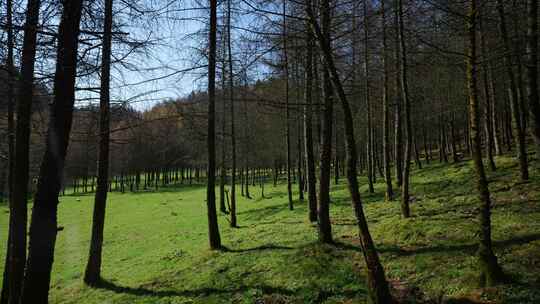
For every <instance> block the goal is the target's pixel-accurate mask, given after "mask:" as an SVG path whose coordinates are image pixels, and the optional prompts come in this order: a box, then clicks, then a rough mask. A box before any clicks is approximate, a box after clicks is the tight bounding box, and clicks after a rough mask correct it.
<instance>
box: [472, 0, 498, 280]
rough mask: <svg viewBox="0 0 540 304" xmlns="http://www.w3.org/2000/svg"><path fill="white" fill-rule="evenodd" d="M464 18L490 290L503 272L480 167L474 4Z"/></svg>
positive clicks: (483, 266) (483, 258) (481, 249)
mask: <svg viewBox="0 0 540 304" xmlns="http://www.w3.org/2000/svg"><path fill="white" fill-rule="evenodd" d="M469 2H470V7H469V13H468V18H467V31H468V37H469V47H468V52H467V84H468V89H469V120H470V127H471V139H472V157H473V163H474V171H475V175H476V188H477V191H478V195H479V199H480V209H479V210H480V213H479V222H480V227H479V228H480V231H479V244H478V253H477V254H478V262H479V266H480V278H481V283H483V284H482V285H486V286H491V285H494V284H495V283H497V282H500V281H501V279H502V270H501V268H500V267H499V264H498V263H497V258H496V257H495V254H494V253H493V248H492V242H491V217H490V213H491V198H490V193H489V188H488V182H487V178H486V174H485V171H484V164H483V163H482V144H481V139H480V133H481V132H480V114H479V110H478V98H477V72H476V70H477V63H476V60H477V57H476V18H477V8H476V0H470V1H469Z"/></svg>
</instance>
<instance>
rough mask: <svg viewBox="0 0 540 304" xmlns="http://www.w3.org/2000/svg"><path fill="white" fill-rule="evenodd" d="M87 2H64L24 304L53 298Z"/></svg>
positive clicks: (31, 234)
mask: <svg viewBox="0 0 540 304" xmlns="http://www.w3.org/2000/svg"><path fill="white" fill-rule="evenodd" d="M82 2H83V0H74V1H67V2H64V7H63V12H62V18H61V21H60V26H59V30H58V47H57V55H56V56H57V57H56V73H55V76H54V86H53V96H54V99H53V104H52V105H51V108H50V120H49V126H48V131H47V139H46V147H45V154H44V156H43V160H42V162H41V168H40V173H39V178H38V185H37V191H36V195H35V197H34V206H33V211H32V222H31V224H30V234H29V247H28V260H27V263H26V273H25V279H24V289H23V294H22V303H23V304H30V303H32V304H34V303H47V298H48V293H49V284H50V280H51V270H52V264H53V259H54V247H55V243H56V233H57V209H58V195H59V191H60V189H61V187H62V171H63V170H64V163H65V159H66V152H67V147H68V144H69V134H70V132H71V125H72V121H73V106H74V103H75V77H76V73H77V51H78V45H79V40H78V38H79V31H80V30H79V24H80V20H81V12H82Z"/></svg>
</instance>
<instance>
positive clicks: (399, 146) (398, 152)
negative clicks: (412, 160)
mask: <svg viewBox="0 0 540 304" xmlns="http://www.w3.org/2000/svg"><path fill="white" fill-rule="evenodd" d="M394 1H397V0H394ZM394 27H395V31H396V35H395V47H394V49H395V51H394V52H395V55H394V56H395V61H396V66H395V70H396V76H395V84H394V92H395V95H396V97H395V107H396V111H395V126H394V128H395V138H394V151H395V157H394V159H395V166H396V186H397V187H398V188H399V187H401V186H402V184H403V180H402V179H403V126H402V124H403V123H402V116H403V115H402V113H401V112H402V108H401V107H402V103H403V100H402V97H401V92H402V89H401V65H400V61H401V59H400V51H399V50H400V45H401V44H400V42H399V16H398V11H397V10H396V9H394Z"/></svg>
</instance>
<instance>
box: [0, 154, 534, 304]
mask: <svg viewBox="0 0 540 304" xmlns="http://www.w3.org/2000/svg"><path fill="white" fill-rule="evenodd" d="M497 163H498V165H499V167H500V169H499V171H497V172H496V173H493V174H492V173H490V174H489V176H490V179H491V183H490V188H491V190H492V192H493V196H494V209H493V239H494V246H495V250H496V254H497V256H498V257H499V261H500V262H501V264H502V266H503V268H504V270H505V271H506V273H508V274H509V276H510V278H511V283H509V284H506V285H502V286H499V287H496V288H489V289H479V288H478V286H477V285H476V282H477V277H476V276H477V272H476V270H477V269H476V266H475V262H476V260H475V258H474V250H475V231H476V230H477V224H476V219H475V208H476V206H477V205H478V204H477V198H476V196H475V192H474V183H473V178H472V175H471V174H472V172H471V166H470V163H468V162H463V163H461V164H457V165H441V164H438V163H436V164H432V165H430V166H427V167H426V168H424V169H422V170H415V171H413V178H412V194H413V196H414V202H413V203H412V205H411V208H412V214H413V217H412V218H410V219H406V220H405V219H401V217H400V215H399V206H398V203H397V201H394V202H384V201H383V193H384V185H383V183H382V179H380V178H379V179H378V180H377V181H378V183H377V184H376V193H375V194H372V195H368V194H367V187H365V184H366V181H365V179H361V183H362V187H361V189H362V191H363V194H364V196H363V199H364V201H365V205H364V208H365V210H366V215H367V217H368V221H369V224H370V229H371V232H372V234H373V239H374V240H375V242H376V244H377V247H378V249H379V251H380V253H381V257H382V262H383V264H384V266H385V268H386V271H387V275H388V277H389V280H391V282H392V283H393V285H398V283H405V284H407V285H408V286H416V287H419V288H420V290H421V291H422V292H424V293H425V294H426V295H427V296H429V297H431V298H438V297H440V296H443V295H444V296H445V297H448V298H467V299H471V300H475V301H478V302H481V300H483V301H488V300H492V301H495V302H497V303H540V176H539V174H538V173H536V172H531V173H532V179H531V181H530V182H529V183H527V184H521V183H516V182H515V180H517V167H516V164H515V162H514V161H513V160H512V159H510V158H506V157H501V158H498V159H497ZM251 190H252V195H253V197H254V199H253V200H247V199H244V198H240V197H239V202H238V223H239V225H240V228H236V229H233V228H229V227H228V222H227V220H226V218H225V216H220V228H221V237H222V240H223V244H224V245H225V246H226V247H227V248H228V250H226V251H223V252H212V251H209V250H208V249H207V248H208V241H207V231H206V229H207V227H206V225H207V223H206V211H205V202H204V198H205V189H204V187H203V186H201V185H193V186H181V187H176V188H164V189H161V192H158V193H155V192H144V193H135V194H134V193H126V194H120V193H113V194H110V196H109V203H108V206H107V217H106V226H105V243H104V259H103V276H104V278H105V279H106V280H107V283H106V284H104V286H103V287H102V288H99V289H92V288H88V287H85V286H84V285H83V284H82V272H83V270H84V266H85V261H86V256H87V251H88V243H89V238H90V226H91V215H92V204H93V196H92V195H84V196H65V197H62V198H61V204H60V207H59V216H58V217H59V225H60V226H63V227H64V228H65V229H64V230H63V231H61V232H59V234H58V241H57V246H56V256H55V262H54V269H53V277H52V286H51V292H50V302H51V303H81V304H90V303H96V304H98V303H99V304H102V303H364V302H365V297H366V290H365V286H364V278H363V277H364V270H363V267H364V266H363V265H364V263H363V260H362V254H361V252H360V250H359V245H358V241H357V237H356V236H357V228H356V225H355V222H354V219H353V216H352V210H351V206H350V201H349V196H348V192H347V190H346V185H345V181H344V180H342V181H341V182H340V184H339V185H334V186H333V191H332V206H331V213H332V214H331V216H332V222H333V227H332V228H333V235H334V238H335V240H336V241H337V242H338V244H337V245H336V246H328V245H319V244H317V242H316V239H317V235H316V226H314V225H312V224H310V223H309V222H308V220H307V208H306V203H304V202H295V210H294V211H289V210H288V208H287V196H286V192H285V187H284V185H279V186H278V187H276V188H274V187H272V186H271V185H267V186H266V187H265V194H266V196H267V197H268V198H267V199H261V198H260V193H259V192H258V191H259V188H252V189H251ZM295 190H296V188H295ZM238 192H239V191H237V193H238ZM7 219H8V211H7V208H6V207H5V206H1V207H0V226H2V227H7ZM6 230H7V229H2V231H0V246H2V247H0V258H1V259H2V261H3V259H4V254H5V248H4V247H3V246H5V243H6V237H7V231H6ZM1 265H2V266H3V263H1ZM2 266H0V267H2ZM257 300H259V302H257Z"/></svg>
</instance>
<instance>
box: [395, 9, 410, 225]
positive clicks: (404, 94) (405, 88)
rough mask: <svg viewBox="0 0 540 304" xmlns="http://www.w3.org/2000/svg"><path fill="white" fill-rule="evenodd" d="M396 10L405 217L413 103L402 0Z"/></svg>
mask: <svg viewBox="0 0 540 304" xmlns="http://www.w3.org/2000/svg"><path fill="white" fill-rule="evenodd" d="M396 6H397V7H396V10H397V12H396V13H397V15H398V37H399V54H400V57H401V58H400V59H401V60H400V63H401V64H400V66H401V68H400V70H401V73H400V76H401V99H402V100H403V103H404V106H405V127H406V131H407V141H406V142H405V159H404V166H403V180H402V182H403V184H402V185H401V213H402V215H403V217H405V218H408V217H409V216H410V208H409V170H410V166H411V164H410V162H411V148H412V137H413V134H412V126H411V114H410V112H411V105H410V101H409V84H408V82H407V50H406V48H405V37H404V25H403V4H402V0H397V1H396Z"/></svg>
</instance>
